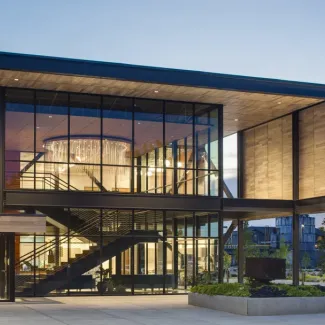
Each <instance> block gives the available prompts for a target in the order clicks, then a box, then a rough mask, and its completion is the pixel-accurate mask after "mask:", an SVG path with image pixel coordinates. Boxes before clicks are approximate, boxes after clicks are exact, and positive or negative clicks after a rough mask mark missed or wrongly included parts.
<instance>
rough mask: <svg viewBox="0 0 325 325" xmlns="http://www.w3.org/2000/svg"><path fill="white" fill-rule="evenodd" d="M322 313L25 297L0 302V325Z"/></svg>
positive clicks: (176, 301) (147, 324) (227, 321)
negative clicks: (242, 312) (235, 312)
mask: <svg viewBox="0 0 325 325" xmlns="http://www.w3.org/2000/svg"><path fill="white" fill-rule="evenodd" d="M324 322H325V314H316V315H296V316H291V315H290V316H268V317H248V316H238V315H232V314H228V313H223V312H217V311H214V310H209V309H205V308H199V307H193V306H188V305H187V296H185V295H184V296H156V295H154V296H133V297H61V298H26V299H22V300H18V301H17V302H16V303H0V325H2V324H10V325H41V324H42V325H43V324H44V325H60V324H66V325H77V324H78V325H84V324H87V325H88V324H93V325H103V324H105V325H111V324H112V325H113V324H114V325H165V324H166V325H167V324H168V325H180V324H185V325H192V324H193V325H194V324H195V325H197V324H200V325H203V324H220V325H240V324H250V325H254V324H255V325H263V324H269V325H271V324H272V325H274V324H277V325H280V324H286V325H299V324H301V325H302V324H308V325H314V324H315V325H316V324H317V325H319V324H323V323H324Z"/></svg>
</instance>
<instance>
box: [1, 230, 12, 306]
mask: <svg viewBox="0 0 325 325" xmlns="http://www.w3.org/2000/svg"><path fill="white" fill-rule="evenodd" d="M13 257H14V234H10V233H0V301H14V290H13V289H14V283H13V281H14V264H13Z"/></svg>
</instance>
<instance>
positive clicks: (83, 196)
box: [6, 191, 220, 211]
mask: <svg viewBox="0 0 325 325" xmlns="http://www.w3.org/2000/svg"><path fill="white" fill-rule="evenodd" d="M18 206H22V207H26V206H27V207H41V206H52V207H62V208H73V207H78V208H107V209H148V210H186V211H192V210H193V211H217V210H219V209H220V199H218V198H217V197H203V196H195V197H193V196H192V197H190V196H163V195H162V196H159V195H153V196H150V195H127V194H125V195H112V194H104V193H80V192H65V193H64V192H38V191H29V192H26V191H24V192H19V191H16V192H15V191H10V192H7V193H6V207H18Z"/></svg>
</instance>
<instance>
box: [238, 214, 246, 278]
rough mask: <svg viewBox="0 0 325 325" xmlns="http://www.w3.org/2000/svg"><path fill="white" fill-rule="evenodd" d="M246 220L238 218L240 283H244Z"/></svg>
mask: <svg viewBox="0 0 325 325" xmlns="http://www.w3.org/2000/svg"><path fill="white" fill-rule="evenodd" d="M244 245H245V243H244V221H242V220H238V241H237V250H238V251H237V256H238V283H244V258H245V256H244V254H245V247H244Z"/></svg>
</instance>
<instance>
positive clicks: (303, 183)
mask: <svg viewBox="0 0 325 325" xmlns="http://www.w3.org/2000/svg"><path fill="white" fill-rule="evenodd" d="M299 131H300V137H299V167H300V168H299V198H300V199H305V198H311V197H317V196H325V105H324V104H320V105H317V106H314V107H310V108H308V109H306V110H303V111H301V112H300V113H299Z"/></svg>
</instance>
